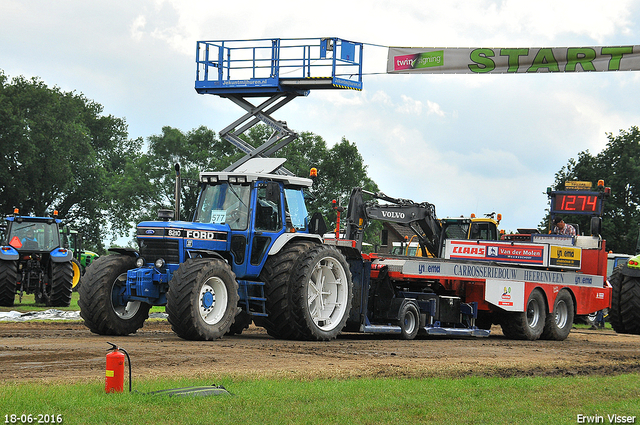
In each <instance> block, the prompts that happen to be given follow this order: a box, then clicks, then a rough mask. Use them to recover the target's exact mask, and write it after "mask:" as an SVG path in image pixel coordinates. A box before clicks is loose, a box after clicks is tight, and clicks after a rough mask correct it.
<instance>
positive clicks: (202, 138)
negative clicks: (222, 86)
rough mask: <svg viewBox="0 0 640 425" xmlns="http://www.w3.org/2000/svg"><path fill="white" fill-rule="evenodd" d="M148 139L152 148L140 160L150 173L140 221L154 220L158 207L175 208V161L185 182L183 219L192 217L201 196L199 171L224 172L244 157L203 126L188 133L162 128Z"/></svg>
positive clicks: (183, 184) (182, 201) (181, 209)
mask: <svg viewBox="0 0 640 425" xmlns="http://www.w3.org/2000/svg"><path fill="white" fill-rule="evenodd" d="M147 142H148V144H149V150H148V152H147V153H146V154H145V155H144V157H143V158H142V160H141V167H142V169H143V170H144V172H145V174H146V175H147V181H148V184H149V190H148V192H147V193H146V194H145V201H144V202H143V203H144V208H143V209H142V210H141V212H140V213H139V214H138V216H137V221H142V220H155V219H157V211H158V210H159V209H173V208H174V204H175V200H174V188H175V179H176V173H175V169H174V166H175V164H180V177H181V181H182V191H181V197H180V218H181V219H182V220H190V219H191V218H192V217H193V213H194V211H195V208H196V202H197V198H198V185H197V183H198V178H199V173H200V172H201V171H221V170H223V169H224V168H225V167H227V166H228V165H230V164H231V163H232V162H233V161H235V160H237V159H238V158H239V157H240V156H242V155H241V154H240V153H239V152H237V151H236V150H235V149H234V147H233V146H232V145H231V144H229V143H227V142H225V141H221V140H220V139H219V138H218V137H217V135H216V134H215V132H214V131H213V130H210V129H208V128H206V127H204V126H201V127H199V128H196V129H193V130H191V131H189V132H187V133H184V132H182V131H181V130H179V129H177V128H172V127H168V126H167V127H163V128H162V133H161V134H158V135H152V136H150V137H149V138H148V139H147Z"/></svg>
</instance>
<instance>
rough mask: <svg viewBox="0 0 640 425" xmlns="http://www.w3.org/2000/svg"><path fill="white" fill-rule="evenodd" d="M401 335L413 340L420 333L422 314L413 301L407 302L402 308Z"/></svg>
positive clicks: (403, 337)
mask: <svg viewBox="0 0 640 425" xmlns="http://www.w3.org/2000/svg"><path fill="white" fill-rule="evenodd" d="M399 317H400V336H401V337H402V339H407V340H411V339H414V338H415V337H416V335H418V331H419V330H420V314H419V313H418V307H416V304H415V303H413V302H407V303H405V304H404V306H402V309H401V310H400V315H399Z"/></svg>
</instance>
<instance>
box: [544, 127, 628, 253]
mask: <svg viewBox="0 0 640 425" xmlns="http://www.w3.org/2000/svg"><path fill="white" fill-rule="evenodd" d="M607 139H608V142H607V145H606V147H605V148H604V149H603V150H602V151H601V152H600V153H598V154H595V155H594V154H591V153H590V152H589V151H588V150H585V151H582V152H579V153H578V155H577V159H576V158H570V159H569V161H568V162H567V165H565V166H563V167H562V168H561V169H560V170H559V171H558V172H557V173H556V174H555V179H554V183H553V184H554V186H555V188H556V189H557V190H562V189H564V184H565V182H566V181H570V180H577V181H588V182H592V183H595V182H597V181H598V180H604V183H605V186H608V187H610V188H611V196H610V197H609V198H607V199H606V200H605V203H604V212H603V217H602V237H603V239H606V241H607V245H606V246H607V250H611V251H614V252H618V253H624V254H635V253H636V251H637V250H638V248H640V247H638V242H639V241H640V239H639V234H640V228H639V225H640V210H639V209H638V207H639V206H640V130H638V127H637V126H633V127H631V128H630V129H629V130H620V133H619V134H618V135H613V134H612V133H608V134H607ZM548 218H549V216H548V215H547V217H545V219H544V220H543V222H542V223H541V224H540V227H542V228H548V223H549V221H548ZM569 220H571V221H573V222H575V223H577V224H579V226H580V228H581V229H589V226H590V225H589V218H588V217H578V216H572V217H566V218H565V221H567V222H569Z"/></svg>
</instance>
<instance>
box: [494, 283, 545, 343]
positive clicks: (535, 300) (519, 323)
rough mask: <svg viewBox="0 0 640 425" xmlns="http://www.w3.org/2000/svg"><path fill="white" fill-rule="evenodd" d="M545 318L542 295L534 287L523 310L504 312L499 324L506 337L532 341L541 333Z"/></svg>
mask: <svg viewBox="0 0 640 425" xmlns="http://www.w3.org/2000/svg"><path fill="white" fill-rule="evenodd" d="M545 320H546V304H545V302H544V295H543V294H542V292H541V291H540V290H538V289H534V290H533V291H532V292H531V294H530V295H529V299H528V300H527V304H526V307H525V311H523V312H506V313H505V314H503V315H502V317H501V321H500V326H501V327H502V333H503V334H504V336H506V337H507V338H510V339H525V340H529V341H534V340H536V339H538V338H540V336H541V335H542V331H543V330H544V325H545Z"/></svg>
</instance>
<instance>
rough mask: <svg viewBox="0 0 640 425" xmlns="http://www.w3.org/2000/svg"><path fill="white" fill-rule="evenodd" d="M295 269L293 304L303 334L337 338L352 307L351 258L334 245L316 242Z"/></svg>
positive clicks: (299, 328)
mask: <svg viewBox="0 0 640 425" xmlns="http://www.w3.org/2000/svg"><path fill="white" fill-rule="evenodd" d="M293 271H294V274H293V275H292V276H291V285H292V296H291V300H292V305H291V307H292V313H293V317H294V325H295V326H296V327H297V328H298V330H299V334H300V337H301V338H302V339H306V340H316V341H328V340H331V339H334V338H336V337H337V336H338V334H339V333H340V331H342V328H343V327H344V325H345V324H346V322H347V319H348V318H349V312H350V310H351V297H352V293H353V283H352V281H351V272H350V271H349V265H348V264H347V260H346V259H345V258H344V256H343V255H342V253H341V252H340V251H338V250H337V249H336V248H334V247H332V246H329V245H324V244H319V245H314V246H313V247H312V248H311V249H309V250H308V251H305V252H304V253H303V254H302V256H301V257H300V259H299V260H298V262H296V265H295V267H294V269H293Z"/></svg>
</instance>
